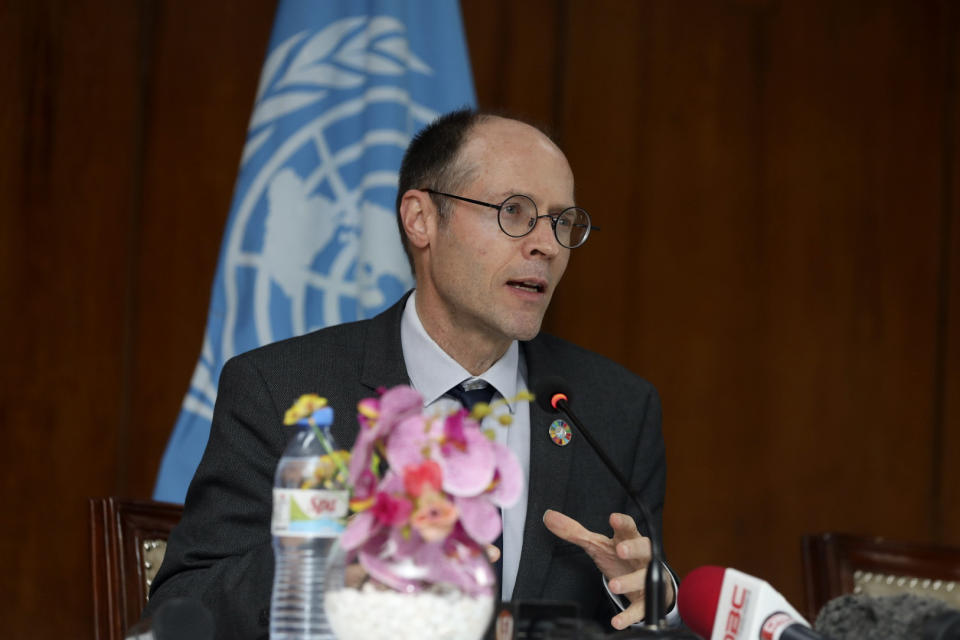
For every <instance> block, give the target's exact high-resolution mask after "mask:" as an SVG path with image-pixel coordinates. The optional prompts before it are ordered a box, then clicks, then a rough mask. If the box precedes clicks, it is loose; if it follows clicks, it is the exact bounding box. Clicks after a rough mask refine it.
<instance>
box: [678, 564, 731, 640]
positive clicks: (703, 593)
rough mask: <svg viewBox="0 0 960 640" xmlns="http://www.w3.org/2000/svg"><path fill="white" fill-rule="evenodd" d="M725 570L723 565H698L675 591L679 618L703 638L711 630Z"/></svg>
mask: <svg viewBox="0 0 960 640" xmlns="http://www.w3.org/2000/svg"><path fill="white" fill-rule="evenodd" d="M725 572H726V569H724V568H723V567H715V566H705V567H698V568H697V569H694V570H693V571H691V572H690V573H688V574H687V577H686V578H684V579H683V581H682V582H680V588H679V590H678V592H677V609H678V610H679V613H680V618H681V619H682V620H683V622H684V624H686V625H687V626H688V627H690V629H691V630H692V631H693V632H694V633H696V634H697V635H699V636H703V637H704V638H709V637H710V635H711V633H712V632H713V622H714V620H715V619H716V617H717V603H718V602H719V601H720V590H721V589H722V588H723V576H724V573H725Z"/></svg>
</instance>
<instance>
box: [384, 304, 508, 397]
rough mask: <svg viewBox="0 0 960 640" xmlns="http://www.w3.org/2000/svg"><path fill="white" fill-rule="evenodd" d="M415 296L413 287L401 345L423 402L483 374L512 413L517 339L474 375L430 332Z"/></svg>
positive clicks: (406, 309)
mask: <svg viewBox="0 0 960 640" xmlns="http://www.w3.org/2000/svg"><path fill="white" fill-rule="evenodd" d="M416 298H417V292H416V290H414V291H413V292H412V293H411V294H410V297H409V298H407V304H406V307H404V309H403V317H402V319H401V320H400V345H401V347H402V349H403V360H404V362H405V363H406V365H407V375H409V376H410V382H411V384H412V385H413V388H414V389H416V390H417V391H419V392H420V395H422V396H423V403H424V406H427V405H430V404H432V403H434V402H435V401H436V400H438V399H439V398H440V397H442V396H443V395H444V394H445V393H446V392H447V390H448V389H450V388H451V387H452V386H454V385H456V384H460V383H462V382H466V381H468V380H474V379H476V378H483V379H484V380H486V382H487V383H488V384H490V385H491V386H492V387H493V388H494V389H496V390H497V391H498V392H499V393H500V395H501V396H503V397H504V399H506V400H507V406H508V407H509V408H510V413H513V412H514V404H515V402H514V398H515V397H516V395H517V367H518V366H519V362H520V348H519V345H518V344H517V341H516V340H514V341H513V342H511V343H510V346H509V347H508V348H507V351H506V353H504V354H503V355H502V356H501V357H500V359H499V360H497V361H496V362H495V363H493V365H492V366H491V367H490V368H489V369H487V370H486V371H484V372H483V373H482V374H480V375H479V376H473V375H471V374H470V373H469V372H468V371H467V370H466V369H464V368H463V367H462V366H461V365H460V363H458V362H457V361H456V360H454V359H453V358H451V357H450V356H449V355H447V352H446V351H444V350H443V349H441V348H440V345H438V344H437V343H436V342H434V340H433V338H431V337H430V335H429V334H427V330H426V329H424V328H423V323H422V322H420V316H419V315H417V305H416V301H417V300H416Z"/></svg>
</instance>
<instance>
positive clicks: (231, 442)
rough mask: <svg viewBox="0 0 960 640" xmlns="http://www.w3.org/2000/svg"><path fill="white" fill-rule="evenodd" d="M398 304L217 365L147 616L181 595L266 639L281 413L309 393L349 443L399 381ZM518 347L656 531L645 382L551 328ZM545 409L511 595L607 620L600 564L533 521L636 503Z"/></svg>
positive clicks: (659, 471)
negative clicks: (556, 428)
mask: <svg viewBox="0 0 960 640" xmlns="http://www.w3.org/2000/svg"><path fill="white" fill-rule="evenodd" d="M405 300H406V298H404V300H401V301H400V302H399V303H397V304H396V305H394V306H393V307H391V308H390V309H388V310H387V311H385V312H384V313H382V314H380V315H379V316H377V317H376V318H373V319H371V320H365V321H360V322H354V323H349V324H343V325H338V326H334V327H330V328H327V329H322V330H320V331H316V332H314V333H311V334H308V335H305V336H301V337H298V338H292V339H289V340H284V341H281V342H277V343H274V344H271V345H267V346H265V347H261V348H259V349H255V350H253V351H250V352H248V353H245V354H242V355H240V356H237V357H235V358H233V359H231V360H230V361H229V362H227V364H226V365H225V366H224V368H223V373H222V375H221V377H220V385H219V391H218V394H217V402H216V407H215V409H214V415H213V424H212V426H211V430H210V440H209V443H208V444H207V448H206V451H205V452H204V454H203V459H202V460H201V462H200V466H199V467H198V469H197V472H196V475H195V476H194V478H193V481H192V482H191V483H190V488H189V490H188V491H187V497H186V502H185V507H184V515H183V520H182V521H181V523H180V524H179V526H177V528H176V529H175V530H174V532H173V534H172V535H171V537H170V540H169V544H168V547H167V551H166V556H165V558H164V561H163V566H162V567H161V569H160V572H159V573H158V575H157V578H156V580H155V581H154V584H153V587H152V589H151V597H150V601H149V603H148V606H147V609H146V610H145V612H144V616H149V615H150V614H151V612H152V611H154V610H156V608H157V607H158V606H159V605H160V604H161V603H163V602H164V601H165V600H168V599H169V598H172V597H176V596H189V597H193V598H199V599H201V600H202V601H203V602H204V603H205V604H206V606H207V607H209V608H210V609H211V611H212V612H213V614H214V618H215V620H216V625H217V638H223V639H230V640H240V639H246V638H266V637H267V631H268V621H269V611H270V592H271V588H272V581H273V567H274V562H273V549H272V547H271V538H270V517H271V504H272V489H273V474H274V470H275V467H276V465H277V462H278V460H279V458H280V456H281V454H282V453H283V450H284V447H285V446H286V443H287V440H288V439H289V438H290V437H292V435H293V433H292V430H291V429H289V428H284V427H283V413H284V411H285V410H286V409H287V408H288V407H289V406H290V405H291V404H292V403H293V402H294V401H295V400H296V399H297V398H298V397H299V396H300V395H301V394H304V393H319V394H320V395H322V396H325V397H326V398H327V399H328V400H329V401H330V404H331V406H332V407H333V408H334V411H335V413H336V418H335V423H334V426H333V433H334V437H335V438H336V440H337V442H338V443H339V445H340V446H341V447H345V448H348V447H349V446H350V445H352V443H353V440H354V437H355V435H356V431H357V422H356V411H355V409H356V406H357V402H359V401H360V400H361V399H363V398H366V397H370V396H372V395H375V390H376V389H377V388H378V387H391V386H394V385H398V384H409V379H408V377H407V372H406V367H405V366H404V361H403V353H402V350H401V346H400V319H401V315H402V311H403V304H404V302H405ZM521 349H522V354H523V357H524V358H525V360H526V364H527V382H528V385H529V386H530V388H532V389H533V388H536V384H537V381H538V380H540V379H541V378H542V377H544V376H550V375H557V376H560V377H561V378H563V379H564V380H565V381H566V382H567V384H568V385H569V387H570V389H572V390H573V391H574V392H575V393H576V394H577V395H576V397H573V398H571V400H570V404H571V407H572V408H573V409H574V410H575V411H576V412H577V416H578V417H579V418H580V419H581V420H582V421H583V422H584V423H586V425H587V426H588V427H589V428H590V429H591V430H592V431H593V432H594V434H595V436H596V438H597V439H598V440H599V441H600V442H601V444H602V445H603V446H604V447H605V448H606V450H607V451H608V452H609V453H610V455H611V457H612V458H613V460H614V462H615V463H616V465H617V466H618V468H619V469H621V470H622V471H623V472H624V474H625V475H626V476H627V477H628V478H629V479H630V481H631V483H632V486H633V487H634V489H636V490H639V491H640V494H641V496H642V497H643V500H644V501H645V503H646V504H647V505H648V506H649V508H650V510H651V511H652V513H653V518H654V520H655V527H656V530H657V531H660V530H661V514H662V510H663V497H664V489H665V479H666V461H665V455H664V446H663V438H662V436H661V432H660V402H659V398H658V396H657V393H656V390H655V389H654V388H653V387H652V386H651V385H650V384H649V383H648V382H646V381H644V380H642V379H641V378H639V377H637V376H635V375H634V374H632V373H630V372H629V371H627V370H626V369H624V368H623V367H621V366H620V365H618V364H616V363H614V362H612V361H610V360H608V359H606V358H603V357H602V356H599V355H597V354H594V353H591V352H589V351H586V350H584V349H581V348H580V347H577V346H575V345H572V344H570V343H569V342H566V341H563V340H560V339H558V338H555V337H552V336H549V335H545V334H541V335H540V336H538V337H536V338H534V339H533V340H531V341H529V342H522V343H521ZM556 417H557V416H554V415H550V414H548V413H546V412H545V411H544V410H543V409H541V408H540V407H539V406H537V404H536V403H531V404H530V438H531V443H530V487H529V497H528V505H527V518H526V523H525V528H524V534H523V550H522V553H521V557H520V567H519V573H518V575H517V582H516V586H515V588H514V592H513V597H514V599H550V600H573V601H576V602H578V603H579V604H580V607H581V611H582V614H583V615H584V616H586V617H592V618H595V619H597V620H598V621H601V622H602V623H603V624H604V625H606V628H607V629H609V625H608V621H609V618H610V616H611V615H612V611H613V605H612V604H611V603H610V602H609V598H608V597H607V595H606V593H605V591H604V589H603V585H602V583H601V577H600V574H599V572H598V571H597V569H596V567H595V566H594V565H593V563H592V562H591V560H590V559H589V558H588V557H587V556H586V555H585V554H584V553H583V552H582V551H581V550H580V549H579V548H577V547H575V546H574V545H572V544H569V543H566V542H563V541H560V540H558V539H556V538H555V537H554V536H553V535H552V534H551V533H550V532H549V531H547V529H546V528H545V527H544V525H543V522H542V516H543V513H544V511H545V510H546V509H556V510H558V511H561V512H563V513H565V514H567V515H569V516H571V517H572V518H575V519H577V520H579V521H580V522H581V523H582V524H583V525H584V526H585V527H587V528H588V529H590V530H592V531H599V532H604V533H609V530H610V528H609V525H608V522H607V520H608V517H609V514H610V513H612V512H614V511H620V512H628V513H632V512H633V509H632V508H628V506H627V499H626V497H625V496H624V493H623V490H622V489H621V488H620V487H619V485H618V484H617V483H616V481H615V480H614V479H613V478H611V476H610V474H609V473H608V472H607V470H606V469H605V468H603V467H602V466H601V463H600V461H599V459H598V458H597V456H596V455H595V454H594V453H593V451H591V450H590V449H589V448H588V446H587V444H586V442H585V441H584V439H583V438H582V437H578V435H577V434H576V433H574V435H573V439H572V441H571V442H570V444H569V445H568V446H566V447H559V446H557V445H555V444H554V443H553V442H552V441H551V440H550V437H549V435H548V433H547V430H548V428H549V425H550V423H551V422H552V421H553V420H554V419H555V418H556ZM634 515H636V514H634ZM641 529H643V527H641Z"/></svg>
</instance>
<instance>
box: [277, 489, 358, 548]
mask: <svg viewBox="0 0 960 640" xmlns="http://www.w3.org/2000/svg"><path fill="white" fill-rule="evenodd" d="M349 505H350V494H349V492H348V491H327V490H324V489H274V490H273V521H272V522H271V525H270V531H271V533H273V535H275V536H276V535H293V536H305V537H309V538H336V537H337V536H339V535H340V534H341V533H343V530H344V528H345V527H346V518H347V510H348V508H349Z"/></svg>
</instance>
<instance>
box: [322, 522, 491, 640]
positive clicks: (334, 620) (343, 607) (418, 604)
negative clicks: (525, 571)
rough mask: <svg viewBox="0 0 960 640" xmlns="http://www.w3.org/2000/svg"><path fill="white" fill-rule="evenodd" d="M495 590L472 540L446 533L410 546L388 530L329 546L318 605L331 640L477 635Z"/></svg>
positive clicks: (459, 639)
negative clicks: (350, 545)
mask: <svg viewBox="0 0 960 640" xmlns="http://www.w3.org/2000/svg"><path fill="white" fill-rule="evenodd" d="M498 590H499V585H498V584H497V580H496V577H495V576H494V571H493V568H492V567H491V565H490V562H489V561H488V559H487V557H486V554H485V553H484V551H483V549H481V548H480V547H479V546H478V545H477V544H476V543H473V542H472V541H469V540H456V539H454V537H453V536H451V537H450V538H448V539H446V540H443V541H440V542H435V543H422V542H421V543H420V544H418V545H416V546H415V547H414V548H412V549H411V548H410V545H408V544H407V541H406V540H404V538H403V536H402V535H401V536H398V535H389V534H388V535H382V536H380V537H379V539H376V540H372V541H370V543H368V544H366V545H364V547H363V549H360V550H352V551H345V550H344V549H343V547H342V546H341V544H340V543H339V542H338V543H337V544H336V545H335V546H334V548H333V551H332V552H331V555H330V560H329V564H328V570H327V578H326V584H325V592H324V606H325V608H326V613H327V619H328V620H329V621H330V626H331V628H332V629H333V632H334V634H335V635H336V637H337V639H338V640H383V639H384V638H390V639H391V640H479V639H480V638H482V637H483V634H484V632H485V631H486V629H487V627H488V626H489V624H490V621H491V619H492V616H493V612H494V605H495V596H496V594H497V592H498Z"/></svg>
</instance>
